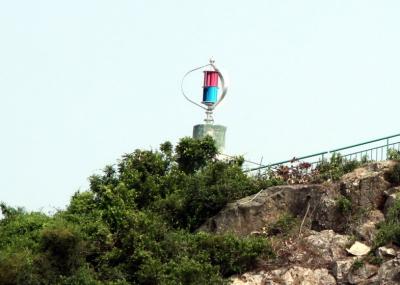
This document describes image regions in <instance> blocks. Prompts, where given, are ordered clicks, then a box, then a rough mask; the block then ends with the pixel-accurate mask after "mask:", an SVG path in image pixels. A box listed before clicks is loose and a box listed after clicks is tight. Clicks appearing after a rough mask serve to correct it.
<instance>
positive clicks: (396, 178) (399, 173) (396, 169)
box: [385, 163, 400, 186]
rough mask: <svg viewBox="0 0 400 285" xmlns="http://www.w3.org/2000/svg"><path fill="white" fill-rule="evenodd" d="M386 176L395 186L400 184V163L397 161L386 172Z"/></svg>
mask: <svg viewBox="0 0 400 285" xmlns="http://www.w3.org/2000/svg"><path fill="white" fill-rule="evenodd" d="M385 178H386V180H387V181H389V182H390V183H391V184H392V185H393V186H397V185H399V184H400V163H397V164H396V165H394V166H393V168H392V169H391V170H390V171H388V172H387V173H386V174H385Z"/></svg>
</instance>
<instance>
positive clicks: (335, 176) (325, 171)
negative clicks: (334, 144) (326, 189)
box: [315, 153, 361, 181]
mask: <svg viewBox="0 0 400 285" xmlns="http://www.w3.org/2000/svg"><path fill="white" fill-rule="evenodd" d="M360 165H361V162H359V161H357V160H348V159H345V158H343V156H342V155H341V154H340V153H334V154H333V155H332V157H331V158H330V161H326V160H325V161H322V162H321V163H320V164H318V166H317V168H316V170H317V173H316V178H315V179H316V180H319V181H326V180H332V181H337V180H339V179H340V178H341V177H342V176H343V175H344V174H346V173H349V172H351V171H353V170H354V169H356V168H357V167H359V166H360Z"/></svg>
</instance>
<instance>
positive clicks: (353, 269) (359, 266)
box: [351, 259, 364, 272]
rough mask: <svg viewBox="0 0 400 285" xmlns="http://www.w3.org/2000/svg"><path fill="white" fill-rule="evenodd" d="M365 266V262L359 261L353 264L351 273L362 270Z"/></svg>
mask: <svg viewBox="0 0 400 285" xmlns="http://www.w3.org/2000/svg"><path fill="white" fill-rule="evenodd" d="M363 266H364V261H362V260H361V259H357V260H356V261H354V262H353V264H352V265H351V271H353V272H354V271H356V270H358V269H360V268H361V267H363Z"/></svg>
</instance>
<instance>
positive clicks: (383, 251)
mask: <svg viewBox="0 0 400 285" xmlns="http://www.w3.org/2000/svg"><path fill="white" fill-rule="evenodd" d="M376 253H377V255H378V257H380V258H382V259H384V260H385V259H388V258H394V257H396V251H395V250H394V249H393V248H390V247H385V246H382V247H379V248H378V249H377V252H376Z"/></svg>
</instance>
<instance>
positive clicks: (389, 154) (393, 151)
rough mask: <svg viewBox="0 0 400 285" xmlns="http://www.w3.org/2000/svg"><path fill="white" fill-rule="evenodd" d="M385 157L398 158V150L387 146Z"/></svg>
mask: <svg viewBox="0 0 400 285" xmlns="http://www.w3.org/2000/svg"><path fill="white" fill-rule="evenodd" d="M387 158H388V159H390V160H400V151H398V150H396V149H393V148H389V149H388V150H387Z"/></svg>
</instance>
